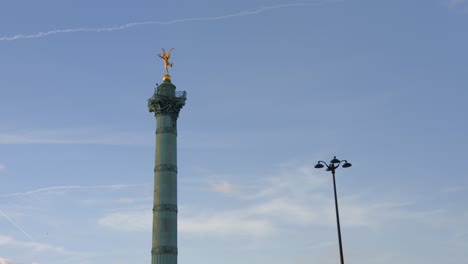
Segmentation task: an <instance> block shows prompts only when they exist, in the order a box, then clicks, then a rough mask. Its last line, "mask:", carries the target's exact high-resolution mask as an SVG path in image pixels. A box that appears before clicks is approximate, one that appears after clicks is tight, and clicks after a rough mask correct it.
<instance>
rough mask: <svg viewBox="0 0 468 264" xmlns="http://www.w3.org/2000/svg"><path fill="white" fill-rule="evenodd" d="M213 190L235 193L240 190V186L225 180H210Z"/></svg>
mask: <svg viewBox="0 0 468 264" xmlns="http://www.w3.org/2000/svg"><path fill="white" fill-rule="evenodd" d="M210 185H211V190H212V191H215V192H220V193H224V194H234V193H237V192H239V188H238V187H237V186H236V185H234V184H232V183H229V182H227V181H223V182H210Z"/></svg>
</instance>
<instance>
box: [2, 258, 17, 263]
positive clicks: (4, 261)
mask: <svg viewBox="0 0 468 264" xmlns="http://www.w3.org/2000/svg"><path fill="white" fill-rule="evenodd" d="M0 264H15V263H14V262H13V261H10V260H8V259H5V258H2V257H0Z"/></svg>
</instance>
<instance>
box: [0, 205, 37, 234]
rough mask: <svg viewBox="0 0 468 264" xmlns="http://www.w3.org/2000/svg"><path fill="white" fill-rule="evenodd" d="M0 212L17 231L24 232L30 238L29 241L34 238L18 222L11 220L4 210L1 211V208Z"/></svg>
mask: <svg viewBox="0 0 468 264" xmlns="http://www.w3.org/2000/svg"><path fill="white" fill-rule="evenodd" d="M0 214H1V215H3V217H5V218H6V219H7V220H8V221H9V222H10V223H11V224H12V225H14V226H15V227H16V228H17V229H18V230H19V231H21V232H22V233H23V234H25V235H26V236H27V237H28V238H29V239H31V241H34V238H33V237H32V236H31V235H30V234H29V233H28V232H26V231H25V230H24V228H22V227H21V226H20V225H19V224H18V223H16V222H15V220H13V218H11V217H9V216H8V215H7V214H5V212H3V211H2V210H0Z"/></svg>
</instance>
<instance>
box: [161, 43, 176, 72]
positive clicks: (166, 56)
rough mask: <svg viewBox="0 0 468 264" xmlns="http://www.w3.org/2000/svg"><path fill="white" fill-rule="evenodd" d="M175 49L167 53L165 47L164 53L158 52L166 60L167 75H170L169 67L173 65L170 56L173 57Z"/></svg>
mask: <svg viewBox="0 0 468 264" xmlns="http://www.w3.org/2000/svg"><path fill="white" fill-rule="evenodd" d="M173 50H174V48H172V49H171V50H170V51H169V52H167V53H166V51H165V50H164V49H162V55H161V54H158V57H159V58H161V59H163V61H164V69H166V75H169V69H168V68H167V67H172V62H169V58H170V57H171V52H172V51H173Z"/></svg>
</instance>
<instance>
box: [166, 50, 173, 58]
mask: <svg viewBox="0 0 468 264" xmlns="http://www.w3.org/2000/svg"><path fill="white" fill-rule="evenodd" d="M173 50H174V48H172V49H171V50H170V51H169V53H167V56H168V57H170V56H171V52H172V51H173Z"/></svg>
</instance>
